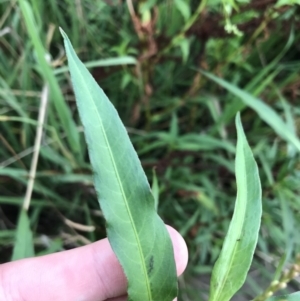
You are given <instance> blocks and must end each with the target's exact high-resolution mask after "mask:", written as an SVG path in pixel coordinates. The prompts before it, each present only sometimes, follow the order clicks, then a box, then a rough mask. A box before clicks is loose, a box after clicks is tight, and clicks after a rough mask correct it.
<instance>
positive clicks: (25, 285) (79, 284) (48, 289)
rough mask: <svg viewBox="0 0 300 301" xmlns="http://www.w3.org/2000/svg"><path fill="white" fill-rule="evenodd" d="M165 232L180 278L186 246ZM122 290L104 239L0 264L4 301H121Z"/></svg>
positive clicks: (174, 234) (120, 277)
mask: <svg viewBox="0 0 300 301" xmlns="http://www.w3.org/2000/svg"><path fill="white" fill-rule="evenodd" d="M168 231H169V233H170V237H171V239H172V242H173V248H174V257H175V262H176V268H177V274H178V275H180V274H182V273H183V271H184V270H185V268H186V265H187V261H188V252H187V247H186V244H185V242H184V240H183V238H182V237H181V236H180V234H179V233H178V232H177V231H176V230H174V229H173V228H171V227H168ZM126 288H127V282H126V278H125V276H124V273H123V271H122V268H121V266H120V264H119V262H118V260H117V258H116V256H115V255H114V253H113V251H112V249H111V246H110V244H109V242H108V240H107V239H103V240H100V241H98V242H95V243H92V244H90V245H87V246H84V247H80V248H77V249H73V250H70V251H64V252H60V253H55V254H51V255H47V256H42V257H36V258H29V259H23V260H19V261H15V262H10V263H5V264H2V265H0V300H5V301H70V300H72V301H105V300H107V301H108V300H109V301H125V300H127V298H126ZM175 300H176V299H175ZM175 300H174V301H175Z"/></svg>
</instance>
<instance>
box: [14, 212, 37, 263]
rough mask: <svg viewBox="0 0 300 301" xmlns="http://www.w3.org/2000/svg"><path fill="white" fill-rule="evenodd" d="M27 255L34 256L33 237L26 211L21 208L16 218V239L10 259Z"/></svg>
mask: <svg viewBox="0 0 300 301" xmlns="http://www.w3.org/2000/svg"><path fill="white" fill-rule="evenodd" d="M28 257H34V248H33V238H32V232H31V229H30V221H29V218H28V215H27V212H26V211H25V210H24V209H22V210H21V213H20V216H19V220H18V226H17V230H16V240H15V244H14V250H13V255H12V259H11V260H12V261H13V260H18V259H23V258H28Z"/></svg>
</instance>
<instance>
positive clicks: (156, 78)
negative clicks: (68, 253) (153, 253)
mask: <svg viewBox="0 0 300 301" xmlns="http://www.w3.org/2000/svg"><path fill="white" fill-rule="evenodd" d="M127 2H130V1H115V0H111V1H110V0H105V1H103V0H94V1H91V0H81V1H67V0H61V1H57V0H49V1H26V2H24V1H22V0H19V1H17V2H15V1H0V25H1V26H0V28H1V29H0V206H1V210H0V258H1V262H6V261H9V260H10V259H11V257H12V253H13V248H14V245H15V239H16V235H15V234H16V231H15V230H16V229H17V225H18V217H19V212H20V207H21V206H22V202H23V198H24V194H25V189H26V186H27V182H28V170H29V169H30V165H31V158H32V152H33V151H34V147H33V146H34V140H35V131H36V126H37V112H38V111H39V106H40V96H41V91H42V89H43V87H44V85H45V84H49V85H50V84H51V85H52V86H50V92H51V93H50V96H49V105H48V107H47V114H46V121H45V127H44V135H43V139H42V144H41V150H40V159H39V163H38V166H37V172H36V177H35V182H34V187H33V195H32V199H31V203H30V204H31V205H30V209H29V212H28V214H29V216H30V224H31V229H32V233H33V237H34V240H33V241H34V247H35V252H36V255H39V254H45V253H50V252H55V250H64V249H69V248H73V247H76V246H81V245H83V244H86V243H88V242H92V241H95V240H97V239H101V238H103V237H105V236H106V233H105V223H104V218H103V214H102V211H100V210H99V206H98V202H97V195H96V193H95V190H94V188H93V181H92V168H91V165H90V163H89V159H88V154H87V148H86V144H85V141H84V137H83V129H82V126H81V123H80V119H79V115H78V112H77V109H76V105H75V98H74V95H73V93H72V88H71V83H70V79H69V75H68V72H67V67H66V57H65V53H64V50H63V48H62V43H61V36H60V34H59V31H58V26H61V27H62V28H64V30H65V31H66V32H67V33H68V35H69V37H70V39H71V40H72V43H73V46H74V49H75V50H76V52H77V53H78V55H79V57H80V58H81V60H82V61H83V62H84V64H85V65H86V66H88V68H89V70H90V71H91V73H92V75H93V76H94V78H95V80H96V81H97V82H98V83H99V84H100V85H101V87H102V88H103V90H104V91H105V93H106V94H107V95H109V98H110V100H111V101H112V103H113V104H114V106H115V107H116V109H117V111H118V112H119V114H120V118H121V119H122V121H123V123H124V124H125V126H126V129H127V131H128V133H129V136H130V139H131V141H132V142H133V145H134V147H135V149H136V151H137V153H138V155H139V157H140V159H141V163H142V166H143V168H144V170H145V172H146V175H147V177H148V179H152V176H153V168H155V171H156V176H157V180H158V183H159V206H158V213H159V214H160V215H161V216H162V218H163V220H164V221H165V222H166V223H168V224H170V225H172V226H174V227H175V228H177V229H178V230H179V231H180V233H182V234H183V235H184V238H185V240H186V241H187V243H188V247H189V254H190V260H189V266H188V270H187V272H186V273H185V274H184V275H183V276H182V278H181V279H180V281H179V284H180V287H181V289H180V291H179V300H183V301H190V300H205V301H206V300H207V296H208V287H209V286H208V280H207V279H209V276H210V273H211V271H212V266H213V264H214V263H215V261H216V260H217V258H218V256H219V254H220V251H221V248H222V244H223V240H224V237H225V234H226V232H227V230H228V227H229V223H230V219H231V216H232V213H233V210H234V198H235V193H236V183H235V178H234V156H235V146H234V145H235V142H236V131H235V127H234V116H235V115H236V113H237V112H238V111H242V115H243V126H244V129H245V133H246V135H247V140H248V141H249V144H250V145H251V147H252V150H253V154H254V157H255V159H256V161H257V164H258V166H259V170H260V175H261V185H262V191H263V195H262V202H263V214H262V223H261V231H260V233H259V238H258V244H257V249H256V252H255V254H254V259H253V263H252V266H251V270H250V271H251V272H250V273H249V274H248V277H247V279H246V285H245V286H244V287H243V288H242V289H241V290H240V291H239V292H238V293H237V296H236V298H241V299H242V298H244V299H246V300H251V299H253V298H254V297H255V296H256V295H259V294H261V292H262V291H264V290H265V288H266V287H268V285H269V283H271V282H272V281H273V280H274V279H279V278H280V275H281V273H282V271H284V270H285V269H286V268H287V267H289V266H290V265H291V264H292V263H293V262H295V257H296V254H297V253H299V252H300V239H299V235H298V233H299V232H300V219H299V206H300V201H299V193H300V190H299V181H300V166H299V152H298V150H297V148H296V147H295V143H294V142H295V141H296V140H295V138H297V135H298V136H299V120H300V108H299V92H298V83H299V80H300V78H299V74H300V61H299V53H298V52H299V51H298V48H297V47H298V44H299V39H300V33H299V28H298V24H299V13H298V9H299V7H298V6H297V5H294V4H293V3H294V2H295V1H281V0H280V1H273V2H272V3H273V4H272V3H270V2H268V1H260V2H259V1H237V0H236V1H232V0H230V1H221V0H210V1H201V2H200V1H194V0H190V1H187V0H185V1H176V2H175V1H172V0H165V1H153V0H149V1H148V0H147V1H132V3H133V5H134V7H133V8H134V13H135V16H136V17H137V20H138V21H139V24H136V25H139V26H136V27H135V26H134V24H133V22H132V20H133V19H132V15H131V14H130V12H129V9H128V6H127ZM183 3H184V4H183ZM276 3H277V4H276ZM224 4H225V5H226V11H225V8H224ZM281 4H284V5H281ZM287 4H288V5H287ZM289 5H290V6H289ZM24 7H25V9H24ZM180 7H181V9H180ZM182 7H184V8H183V10H182ZM26 12H27V14H26ZM28 12H30V13H28ZM226 13H227V15H226ZM227 20H229V21H230V22H231V24H232V25H234V26H236V28H237V29H238V30H239V31H240V32H241V33H242V34H243V35H242V36H237V35H235V34H232V33H231V34H229V33H227V32H226V31H225V29H224V28H225V25H226V21H227ZM30 24H34V26H33V27H32V26H29V25H30ZM137 28H140V31H137ZM45 55H46V58H45ZM47 61H48V63H47ZM45 62H46V63H45ZM199 69H202V70H203V69H204V70H205V72H208V73H210V74H212V75H213V76H214V77H215V78H217V79H221V82H220V81H218V82H217V81H214V80H211V79H209V78H208V77H206V76H204V75H203V74H201V73H199V72H198V71H197V70H199ZM224 82H226V83H227V86H224V85H223V84H224ZM228 84H229V85H230V87H228ZM53 87H54V88H53ZM57 87H59V91H58V90H57V89H56V88H57ZM228 88H229V89H228ZM232 88H234V91H233V90H232ZM240 91H242V92H244V93H243V95H242V97H240V96H241V95H240ZM245 93H246V94H245ZM59 94H61V95H63V98H62V96H61V95H59ZM249 96H251V97H250V98H251V99H252V98H254V99H255V100H260V103H263V104H264V105H266V106H267V107H269V108H270V109H271V113H270V110H267V111H263V110H262V109H257V108H256V103H255V105H251V102H246V101H245V99H246V100H249V99H250V98H249ZM252 104H253V102H252ZM63 107H65V110H64V109H62V111H61V108H63ZM260 108H264V107H261V106H260ZM67 111H68V112H69V113H66V112H67ZM270 114H271V115H270ZM274 114H275V115H274ZM67 115H69V117H66V118H67V119H65V117H64V116H67ZM70 116H71V117H70ZM274 116H275V119H274V118H273V117H274ZM271 120H273V121H275V122H274V123H270V121H271ZM276 120H280V124H281V125H282V123H283V124H284V129H285V130H283V128H279V127H278V125H276ZM275 130H276V131H275ZM76 136H78V137H79V138H76ZM288 137H293V138H292V139H294V140H293V141H294V142H293V141H291V140H290V139H289V138H288ZM296 143H297V142H296ZM77 150H79V153H77ZM66 218H67V219H69V220H71V221H74V222H76V223H78V224H82V225H84V226H96V227H95V230H94V231H92V232H85V231H82V230H79V229H76V228H74V227H72V226H70V225H68V224H66V223H65V219H66ZM291 229H293V230H291ZM275 271H276V273H275ZM199 286H200V289H199ZM293 287H294V286H290V287H289V290H290V291H292V290H293ZM287 293H289V291H288V290H283V291H282V292H278V294H281V295H284V294H287Z"/></svg>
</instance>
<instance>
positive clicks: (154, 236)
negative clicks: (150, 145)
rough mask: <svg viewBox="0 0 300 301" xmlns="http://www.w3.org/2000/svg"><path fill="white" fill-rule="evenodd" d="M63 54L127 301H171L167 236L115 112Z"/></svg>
mask: <svg viewBox="0 0 300 301" xmlns="http://www.w3.org/2000/svg"><path fill="white" fill-rule="evenodd" d="M61 32H62V35H63V37H64V42H65V48H66V53H67V57H68V62H69V68H70V73H71V78H72V82H73V87H74V91H75V96H76V101H77V105H78V109H79V113H80V116H81V120H82V123H83V125H84V129H85V137H86V141H87V144H88V149H89V155H90V160H91V163H92V166H93V169H94V182H95V188H96V191H97V193H98V196H99V202H100V205H101V208H102V211H103V213H104V216H105V218H106V224H107V235H108V239H109V241H110V244H111V246H112V248H113V250H114V252H115V254H116V256H117V257H118V259H119V261H120V263H121V265H122V267H123V269H124V272H125V274H126V276H127V279H128V295H129V300H130V301H141V300H142V301H147V300H149V301H171V300H173V299H174V298H175V297H176V293H177V278H176V269H175V262H174V255H173V248H172V243H171V240H170V237H169V235H168V232H167V230H166V227H165V225H164V223H163V221H162V220H161V219H160V218H159V216H158V215H157V213H156V210H155V206H154V198H153V195H152V194H151V190H150V186H149V183H148V181H147V178H146V176H145V174H144V171H143V169H142V167H141V163H140V161H139V158H138V156H137V154H136V152H135V150H134V148H133V146H132V144H131V142H130V140H129V137H128V134H127V132H126V129H125V127H124V126H123V124H122V122H121V120H120V118H119V116H118V113H117V111H116V110H115V108H114V107H113V105H112V104H111V103H110V101H109V100H108V98H107V96H106V95H105V94H104V92H103V90H102V89H101V88H100V87H99V86H98V84H97V83H96V82H95V80H94V78H93V77H92V76H91V74H90V73H89V72H88V70H87V69H86V67H85V66H84V65H83V63H82V62H81V61H80V60H79V58H78V57H77V55H76V53H75V51H74V49H73V47H72V45H71V43H70V41H69V39H68V37H67V35H66V34H65V33H64V32H63V31H62V30H61Z"/></svg>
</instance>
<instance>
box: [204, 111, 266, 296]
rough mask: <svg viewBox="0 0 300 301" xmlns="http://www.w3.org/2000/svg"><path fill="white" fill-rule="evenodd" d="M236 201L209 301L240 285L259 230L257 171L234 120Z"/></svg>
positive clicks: (229, 293) (259, 210) (240, 125)
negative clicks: (235, 129)
mask: <svg viewBox="0 0 300 301" xmlns="http://www.w3.org/2000/svg"><path fill="white" fill-rule="evenodd" d="M236 128H237V133H238V142H237V150H236V162H235V170H236V181H237V191H238V192H237V200H236V203H235V208H234V214H233V217H232V220H231V222H230V225H229V229H228V232H227V235H226V238H225V240H224V244H223V247H222V250H221V253H220V256H219V258H218V260H217V262H216V264H215V266H214V268H213V272H212V279H211V286H210V298H209V301H228V300H230V299H231V297H232V296H233V295H234V294H235V293H236V292H237V291H238V289H240V287H241V286H242V285H243V283H244V281H245V279H246V276H247V273H248V270H249V268H250V265H251V262H252V257H253V254H254V250H255V247H256V244H257V239H258V232H259V228H260V221H261V214H262V204H261V185H260V179H259V174H258V168H257V165H256V162H255V160H254V157H253V154H252V152H251V149H250V147H249V145H248V142H247V140H246V136H245V134H244V131H243V128H242V124H241V120H240V117H239V114H238V115H237V117H236Z"/></svg>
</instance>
